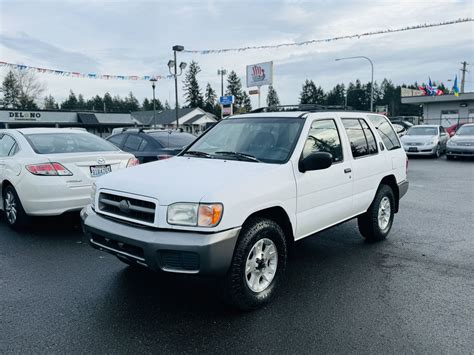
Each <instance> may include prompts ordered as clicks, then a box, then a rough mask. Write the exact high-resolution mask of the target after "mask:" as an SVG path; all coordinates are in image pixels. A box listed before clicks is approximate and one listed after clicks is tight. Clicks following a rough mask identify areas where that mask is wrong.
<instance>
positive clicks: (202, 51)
mask: <svg viewBox="0 0 474 355" xmlns="http://www.w3.org/2000/svg"><path fill="white" fill-rule="evenodd" d="M472 21H474V19H473V18H472V17H468V18H459V19H457V20H452V21H443V22H438V23H425V24H420V25H415V26H406V27H401V28H396V29H386V30H379V31H372V32H364V33H359V34H352V35H343V36H338V37H332V38H325V39H312V40H308V41H303V42H291V43H280V44H275V45H266V46H265V45H264V46H248V47H237V48H222V49H185V50H184V51H183V52H185V53H195V54H219V53H226V52H243V51H247V50H254V49H278V48H282V47H294V46H305V45H309V44H315V43H324V42H332V41H339V40H343V39H355V38H357V39H359V38H361V37H369V36H375V35H380V34H387V33H395V32H405V31H413V30H420V29H424V28H432V27H441V26H449V25H455V24H459V23H464V22H472Z"/></svg>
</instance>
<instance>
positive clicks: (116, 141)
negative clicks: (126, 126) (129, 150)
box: [107, 134, 125, 147]
mask: <svg viewBox="0 0 474 355" xmlns="http://www.w3.org/2000/svg"><path fill="white" fill-rule="evenodd" d="M124 136H125V134H116V135H115V136H112V137H109V138H108V139H107V140H108V141H109V142H110V143H113V144H115V145H116V146H117V147H120V145H121V144H122V141H123V137H124Z"/></svg>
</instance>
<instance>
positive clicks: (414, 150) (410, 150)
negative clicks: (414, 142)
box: [408, 147, 418, 152]
mask: <svg viewBox="0 0 474 355" xmlns="http://www.w3.org/2000/svg"><path fill="white" fill-rule="evenodd" d="M408 151H409V152H417V151H418V148H417V147H410V148H408Z"/></svg>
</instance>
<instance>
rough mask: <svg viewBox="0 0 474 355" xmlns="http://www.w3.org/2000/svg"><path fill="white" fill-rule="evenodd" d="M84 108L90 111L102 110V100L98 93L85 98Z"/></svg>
mask: <svg viewBox="0 0 474 355" xmlns="http://www.w3.org/2000/svg"><path fill="white" fill-rule="evenodd" d="M86 108H87V109H88V110H91V111H103V110H104V101H103V100H102V98H101V97H100V96H99V95H95V96H94V97H93V98H91V99H89V100H87V103H86Z"/></svg>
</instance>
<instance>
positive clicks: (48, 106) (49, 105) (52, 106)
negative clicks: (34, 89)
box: [43, 95, 59, 110]
mask: <svg viewBox="0 0 474 355" xmlns="http://www.w3.org/2000/svg"><path fill="white" fill-rule="evenodd" d="M43 107H44V109H45V110H59V106H58V104H57V103H56V100H55V99H54V97H53V96H52V95H48V96H46V97H45V98H44V103H43Z"/></svg>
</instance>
